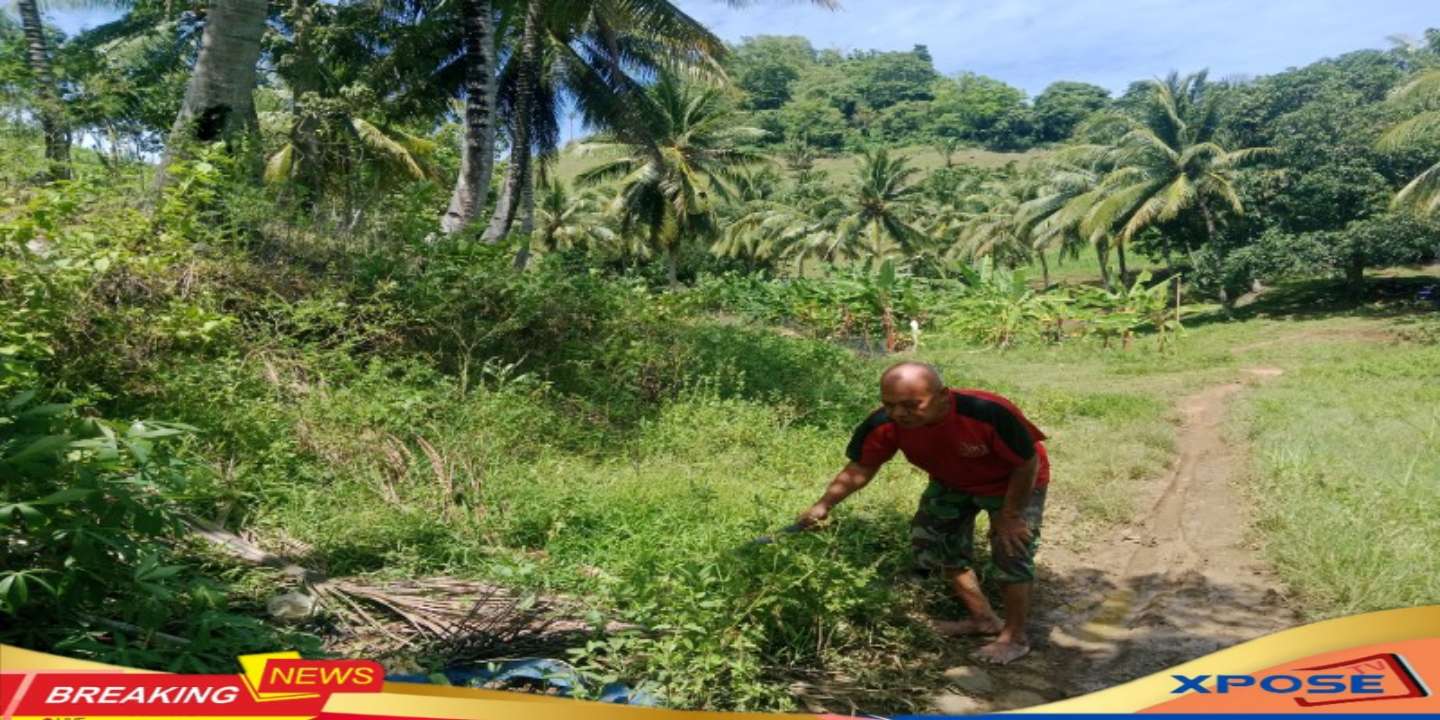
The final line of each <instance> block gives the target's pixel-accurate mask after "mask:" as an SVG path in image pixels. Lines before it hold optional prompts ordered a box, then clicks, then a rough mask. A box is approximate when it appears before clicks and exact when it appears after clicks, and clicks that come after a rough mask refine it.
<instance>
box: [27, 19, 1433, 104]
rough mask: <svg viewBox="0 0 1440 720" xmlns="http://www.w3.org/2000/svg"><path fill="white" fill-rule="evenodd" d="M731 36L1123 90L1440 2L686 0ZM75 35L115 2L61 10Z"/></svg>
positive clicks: (1276, 58)
mask: <svg viewBox="0 0 1440 720" xmlns="http://www.w3.org/2000/svg"><path fill="white" fill-rule="evenodd" d="M678 2H679V5H680V6H681V7H682V8H683V9H684V10H685V11H686V12H688V13H690V14H691V15H693V16H694V17H696V18H697V19H699V20H701V21H702V22H704V23H705V24H706V25H707V26H709V27H710V28H712V29H713V30H714V31H715V32H716V33H717V34H719V35H720V36H721V37H723V38H725V39H726V40H731V41H738V40H739V39H740V38H742V37H745V36H747V35H759V34H772V35H804V36H806V37H808V38H810V41H811V43H812V44H814V45H815V46H816V47H817V48H837V49H841V50H856V49H872V48H873V49H882V50H908V49H910V47H911V46H913V45H916V44H923V45H927V46H929V48H930V53H931V54H932V55H933V56H934V57H935V65H936V67H937V68H938V69H939V70H940V71H941V72H944V73H946V74H953V73H957V72H960V71H963V70H972V71H975V72H980V73H984V74H986V75H991V76H993V77H997V78H1000V79H1001V80H1004V81H1006V82H1008V83H1010V84H1012V85H1016V86H1018V87H1021V88H1024V89H1025V90H1026V91H1027V92H1028V93H1030V94H1031V95H1032V96H1033V95H1035V94H1036V93H1039V92H1040V91H1041V90H1042V89H1044V87H1045V86H1046V85H1048V84H1049V83H1050V82H1052V81H1055V80H1082V81H1085V82H1092V83H1095V84H1097V85H1101V86H1104V87H1107V88H1110V89H1111V90H1113V91H1116V92H1118V91H1121V90H1123V89H1124V88H1125V86H1127V85H1128V84H1129V83H1130V81H1132V80H1139V79H1145V78H1150V77H1157V76H1161V75H1164V74H1165V73H1167V72H1169V71H1170V70H1172V69H1173V70H1180V71H1182V72H1191V71H1195V70H1199V69H1201V68H1206V67H1208V68H1210V72H1211V75H1212V76H1213V77H1226V76H1229V75H1263V74H1267V73H1273V72H1277V71H1280V70H1284V69H1285V68H1287V67H1292V66H1298V65H1305V64H1307V63H1310V62H1312V61H1314V60H1318V59H1320V58H1322V57H1326V56H1331V55H1337V54H1340V53H1343V52H1348V51H1350V50H1356V49H1360V48H1384V47H1389V41H1388V40H1387V39H1386V38H1388V37H1389V36H1391V35H1395V34H1406V35H1410V36H1412V37H1418V36H1420V34H1421V33H1422V32H1423V31H1424V30H1425V28H1426V27H1427V26H1440V4H1437V2H1436V0H1069V1H1067V0H892V1H890V2H886V1H884V0H841V4H842V8H841V9H840V10H838V11H834V12H831V11H826V10H821V9H819V8H816V7H815V6H813V5H811V4H810V3H808V2H806V1H805V0H750V2H749V3H747V4H746V6H745V7H742V8H735V7H732V6H730V5H729V4H727V3H725V2H722V1H721V0H678ZM47 16H48V17H49V19H50V21H51V22H54V23H56V24H57V25H59V26H60V27H62V28H63V29H65V30H66V31H67V32H74V31H76V30H78V29H80V28H82V27H87V26H93V25H96V24H98V23H101V22H105V21H106V20H108V19H111V18H113V17H114V16H115V13H114V11H113V10H105V9H93V8H91V9H70V10H51V11H50V12H48V13H47Z"/></svg>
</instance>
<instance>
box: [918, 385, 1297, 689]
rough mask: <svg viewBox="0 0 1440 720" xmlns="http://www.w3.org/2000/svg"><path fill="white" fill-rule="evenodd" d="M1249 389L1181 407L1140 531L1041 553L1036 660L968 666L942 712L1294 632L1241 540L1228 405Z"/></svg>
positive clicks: (1122, 676) (1147, 669) (1098, 680)
mask: <svg viewBox="0 0 1440 720" xmlns="http://www.w3.org/2000/svg"><path fill="white" fill-rule="evenodd" d="M1280 373H1281V371H1280V370H1278V369H1274V368H1251V369H1248V370H1246V371H1245V379H1244V381H1237V382H1231V383H1226V384H1223V385H1216V386H1213V387H1210V388H1207V389H1205V390H1203V391H1201V392H1198V393H1195V394H1194V395H1190V396H1189V397H1186V398H1183V399H1182V400H1181V401H1180V403H1179V406H1178V409H1179V410H1180V412H1181V413H1182V414H1183V418H1184V419H1183V423H1182V426H1181V429H1180V431H1179V434H1178V437H1177V438H1176V449H1177V456H1176V459H1175V462H1174V464H1173V466H1172V468H1171V470H1170V472H1169V474H1168V476H1167V477H1166V478H1164V479H1163V481H1161V482H1159V483H1155V484H1154V486H1153V487H1152V490H1151V491H1150V494H1149V497H1147V498H1144V499H1142V501H1141V502H1140V503H1139V507H1145V508H1149V509H1148V511H1146V512H1143V513H1140V514H1139V518H1138V519H1139V522H1137V524H1135V525H1133V526H1131V527H1127V528H1122V529H1120V530H1119V531H1117V532H1116V533H1115V534H1114V535H1113V536H1112V537H1111V538H1109V539H1106V540H1102V541H1099V542H1096V543H1094V544H1093V545H1092V546H1091V547H1090V548H1089V549H1087V551H1086V552H1085V553H1083V554H1081V553H1076V552H1074V551H1073V550H1068V549H1066V548H1057V547H1053V546H1052V547H1050V548H1047V549H1046V550H1045V551H1044V559H1043V560H1042V562H1041V564H1042V566H1043V570H1042V576H1041V579H1040V583H1041V584H1040V586H1039V590H1040V600H1039V605H1040V610H1039V616H1038V617H1037V618H1036V620H1035V621H1034V622H1032V627H1033V628H1034V629H1033V631H1032V632H1033V634H1034V637H1033V638H1032V643H1033V645H1034V648H1035V650H1034V652H1032V653H1031V655H1030V656H1029V657H1027V658H1024V659H1022V660H1020V661H1019V662H1017V663H1015V664H1014V665H1011V666H1007V667H1001V668H995V667H987V666H981V665H978V664H976V663H974V662H973V661H970V660H969V659H968V658H964V656H963V655H962V654H960V651H963V650H968V647H966V648H957V657H956V661H957V665H956V666H955V667H952V668H951V669H950V670H948V671H947V672H946V676H947V678H948V679H949V680H950V681H951V683H952V684H953V685H954V686H955V688H956V691H955V692H947V693H941V694H939V695H937V696H935V697H934V698H933V702H934V706H935V709H936V710H937V711H940V712H946V713H971V712H983V711H987V710H1005V709H1012V708H1016V707H1024V706H1028V705H1035V704H1039V703H1042V702H1048V701H1052V700H1058V699H1061V698H1065V697H1073V696H1075V695H1081V694H1084V693H1087V692H1091V691H1094V690H1098V689H1101V688H1104V687H1109V686H1112V685H1115V684H1118V683H1121V682H1125V681H1127V680H1131V679H1134V678H1137V677H1141V676H1143V675H1148V674H1150V673H1153V672H1158V671H1160V670H1164V669H1165V668H1167V667H1170V666H1173V665H1176V664H1179V663H1181V662H1184V661H1186V660H1191V659H1194V658H1196V657H1200V656H1202V655H1205V654H1207V653H1210V652H1214V651H1216V650H1219V649H1221V648H1225V647H1229V646H1231V645H1235V644H1237V643H1240V642H1243V641H1245V640H1249V639H1251V638H1255V637H1259V636H1262V635H1266V634H1268V633H1271V632H1274V631H1276V630H1280V629H1283V628H1287V627H1292V626H1294V625H1295V624H1297V623H1298V619H1297V617H1296V616H1295V615H1294V614H1293V613H1292V612H1291V611H1289V610H1288V609H1287V608H1286V606H1285V603H1284V601H1283V598H1282V597H1281V596H1280V594H1279V593H1278V592H1277V588H1279V587H1280V584H1279V582H1278V581H1277V580H1276V579H1274V578H1273V577H1272V576H1271V575H1270V574H1269V572H1268V570H1267V569H1266V568H1265V566H1264V564H1263V563H1262V562H1260V561H1259V559H1258V558H1257V557H1256V555H1255V552H1254V550H1253V549H1252V548H1250V547H1247V545H1246V542H1245V528H1246V517H1247V514H1246V508H1245V507H1244V501H1243V498H1242V497H1241V496H1240V495H1239V494H1238V492H1237V490H1236V488H1235V487H1233V486H1232V480H1233V478H1234V475H1235V473H1236V471H1237V469H1238V463H1239V462H1240V459H1241V457H1242V455H1241V452H1240V451H1239V450H1237V449H1236V448H1234V447H1232V446H1231V445H1230V444H1229V443H1227V441H1226V438H1225V435H1224V420H1225V417H1226V414H1227V409H1228V407H1229V403H1230V400H1231V399H1232V398H1233V397H1234V396H1235V395H1236V394H1237V393H1239V392H1241V391H1242V390H1243V389H1244V388H1245V386H1246V383H1254V382H1262V381H1264V380H1265V379H1267V378H1270V377H1274V376H1276V375H1279V374H1280Z"/></svg>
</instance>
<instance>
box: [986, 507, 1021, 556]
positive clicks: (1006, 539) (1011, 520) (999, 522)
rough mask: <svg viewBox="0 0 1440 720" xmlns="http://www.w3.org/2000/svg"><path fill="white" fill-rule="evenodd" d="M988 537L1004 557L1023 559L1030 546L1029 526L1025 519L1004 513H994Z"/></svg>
mask: <svg viewBox="0 0 1440 720" xmlns="http://www.w3.org/2000/svg"><path fill="white" fill-rule="evenodd" d="M990 535H991V536H992V537H994V538H995V542H996V543H997V544H998V545H999V546H1000V549H1002V550H1004V551H1005V554H1006V555H1010V556H1013V557H1023V556H1024V555H1025V549H1026V548H1027V547H1028V546H1029V544H1030V526H1029V524H1027V523H1026V522H1025V518H1023V517H1020V516H1019V515H1011V514H1008V513H1004V512H998V513H995V516H994V525H993V526H991V528H990Z"/></svg>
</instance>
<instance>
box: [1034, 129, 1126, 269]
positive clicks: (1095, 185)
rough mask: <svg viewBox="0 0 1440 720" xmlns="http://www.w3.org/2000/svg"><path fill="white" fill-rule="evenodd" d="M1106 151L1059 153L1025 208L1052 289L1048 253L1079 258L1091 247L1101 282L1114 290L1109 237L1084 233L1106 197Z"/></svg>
mask: <svg viewBox="0 0 1440 720" xmlns="http://www.w3.org/2000/svg"><path fill="white" fill-rule="evenodd" d="M1106 150H1107V149H1106V148H1105V147H1103V146H1099V145H1078V146H1072V147H1069V148H1066V149H1065V150H1062V151H1060V153H1058V154H1057V156H1056V157H1055V159H1054V160H1053V162H1052V163H1050V164H1048V165H1047V166H1046V167H1044V168H1042V169H1041V170H1040V171H1041V172H1042V173H1043V174H1044V177H1045V182H1044V183H1043V185H1042V186H1041V187H1040V188H1039V189H1038V190H1037V194H1036V197H1035V198H1034V199H1031V200H1029V201H1026V202H1025V203H1024V204H1022V205H1021V206H1020V214H1021V216H1022V217H1021V222H1022V223H1024V224H1026V225H1028V226H1030V238H1031V240H1032V247H1033V248H1034V250H1035V251H1036V253H1037V256H1038V258H1039V260H1040V271H1041V274H1042V277H1043V278H1044V283H1045V287H1047V288H1048V287H1049V286H1050V266H1049V263H1048V261H1047V260H1046V253H1047V252H1050V251H1052V250H1056V249H1059V251H1060V257H1065V256H1067V255H1068V256H1070V257H1078V256H1079V253H1080V249H1081V248H1082V247H1084V246H1085V245H1087V244H1090V245H1092V246H1093V247H1094V248H1095V254H1096V257H1097V259H1098V260H1099V262H1100V279H1101V282H1102V283H1103V284H1104V285H1105V287H1106V288H1110V287H1111V281H1110V258H1109V255H1110V235H1109V233H1098V234H1095V235H1094V236H1091V237H1087V236H1085V235H1084V234H1082V233H1081V232H1080V225H1081V223H1082V222H1083V221H1084V219H1085V216H1086V215H1087V214H1088V213H1089V211H1090V209H1091V208H1092V207H1093V206H1094V204H1095V203H1096V202H1098V201H1099V200H1100V199H1101V198H1102V197H1103V195H1102V193H1101V181H1102V180H1103V178H1104V168H1105V167H1106V164H1105V153H1106Z"/></svg>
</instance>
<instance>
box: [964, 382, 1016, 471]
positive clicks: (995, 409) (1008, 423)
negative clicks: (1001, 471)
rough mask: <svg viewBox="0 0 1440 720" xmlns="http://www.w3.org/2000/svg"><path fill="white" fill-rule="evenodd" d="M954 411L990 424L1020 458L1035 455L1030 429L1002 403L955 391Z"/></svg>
mask: <svg viewBox="0 0 1440 720" xmlns="http://www.w3.org/2000/svg"><path fill="white" fill-rule="evenodd" d="M955 413H956V414H957V415H964V416H965V417H969V418H974V419H975V420H979V421H980V422H983V423H989V424H990V425H992V426H993V427H994V428H995V434H997V435H999V436H1000V439H1001V440H1003V441H1005V445H1006V446H1008V447H1009V448H1010V450H1011V452H1013V453H1015V454H1016V455H1018V456H1020V459H1021V460H1029V459H1030V458H1032V457H1034V456H1035V439H1034V438H1032V437H1030V430H1029V429H1028V428H1026V427H1025V423H1023V422H1020V418H1017V417H1015V413H1012V412H1010V410H1009V409H1007V408H1006V407H1005V406H1004V405H1001V404H1000V403H997V402H995V401H993V400H986V399H985V398H981V397H975V396H974V395H966V394H964V393H955Z"/></svg>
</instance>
